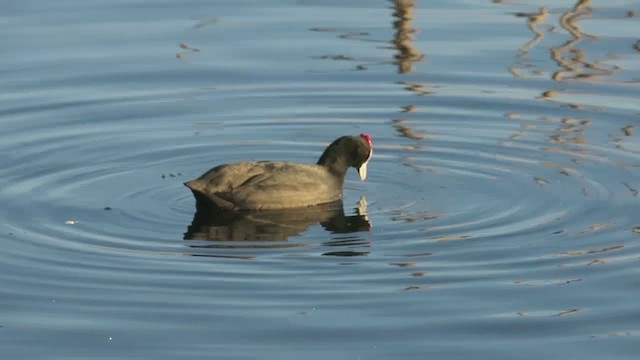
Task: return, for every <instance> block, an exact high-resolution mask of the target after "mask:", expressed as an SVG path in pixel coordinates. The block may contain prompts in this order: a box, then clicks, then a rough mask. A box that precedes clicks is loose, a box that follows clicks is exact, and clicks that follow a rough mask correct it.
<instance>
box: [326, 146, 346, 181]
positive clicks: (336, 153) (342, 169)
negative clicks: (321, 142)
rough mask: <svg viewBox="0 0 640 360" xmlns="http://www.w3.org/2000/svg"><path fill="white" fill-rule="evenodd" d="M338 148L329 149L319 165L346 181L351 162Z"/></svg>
mask: <svg viewBox="0 0 640 360" xmlns="http://www.w3.org/2000/svg"><path fill="white" fill-rule="evenodd" d="M340 150H341V149H340V148H339V147H338V146H330V147H328V148H327V149H326V150H325V151H324V153H322V156H320V159H319V160H318V165H320V166H324V167H325V168H327V169H328V170H329V172H331V173H332V174H333V175H335V176H336V177H338V178H339V179H341V180H343V181H344V177H345V176H346V174H347V170H349V161H348V160H347V157H346V156H345V154H344V152H343V151H340Z"/></svg>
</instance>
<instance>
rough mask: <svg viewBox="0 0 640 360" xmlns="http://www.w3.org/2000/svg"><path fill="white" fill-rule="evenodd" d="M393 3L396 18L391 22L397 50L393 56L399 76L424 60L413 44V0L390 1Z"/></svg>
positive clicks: (410, 70) (414, 30) (414, 31)
mask: <svg viewBox="0 0 640 360" xmlns="http://www.w3.org/2000/svg"><path fill="white" fill-rule="evenodd" d="M391 2H392V3H393V8H394V12H393V16H394V17H396V18H397V20H396V21H394V22H393V27H394V28H395V29H396V33H395V36H394V39H393V45H394V47H395V48H396V49H398V54H397V55H396V56H395V58H396V64H397V65H398V72H399V73H401V74H406V73H410V72H412V71H413V64H414V63H416V62H420V61H422V60H423V59H424V54H422V53H421V52H420V51H419V50H418V48H417V47H416V46H415V45H414V44H413V41H414V34H415V33H416V31H417V30H416V29H414V28H412V27H411V26H412V25H411V23H412V22H413V16H414V15H413V14H414V12H413V10H414V9H415V7H416V4H415V1H414V0H391Z"/></svg>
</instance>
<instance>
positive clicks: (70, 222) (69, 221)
mask: <svg viewBox="0 0 640 360" xmlns="http://www.w3.org/2000/svg"><path fill="white" fill-rule="evenodd" d="M64 223H65V224H67V225H75V224H77V223H78V222H77V221H75V220H67V221H65V222H64Z"/></svg>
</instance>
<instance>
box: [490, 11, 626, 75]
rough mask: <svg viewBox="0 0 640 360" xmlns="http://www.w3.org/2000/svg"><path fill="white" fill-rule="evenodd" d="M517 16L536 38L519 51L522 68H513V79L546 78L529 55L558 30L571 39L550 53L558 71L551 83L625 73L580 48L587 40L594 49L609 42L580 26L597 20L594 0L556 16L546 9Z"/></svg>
mask: <svg viewBox="0 0 640 360" xmlns="http://www.w3.org/2000/svg"><path fill="white" fill-rule="evenodd" d="M500 3H502V2H500ZM629 13H632V12H631V11H627V13H626V14H625V15H624V17H628V14H629ZM514 15H515V16H516V17H523V18H526V22H527V27H528V28H529V31H531V33H532V34H533V38H532V39H531V40H529V41H528V42H526V43H525V44H523V45H522V46H521V47H520V49H519V51H518V59H519V62H520V64H521V65H522V67H520V68H518V67H515V66H514V67H511V68H510V69H509V71H510V72H511V74H512V75H513V76H514V77H517V78H527V77H529V76H531V75H534V76H544V75H545V73H544V72H543V71H542V70H540V69H536V65H535V64H534V63H531V62H529V59H528V54H529V53H530V52H531V51H532V50H533V49H534V48H535V47H537V46H539V45H540V43H541V42H542V40H543V39H544V37H545V36H546V35H547V34H548V33H557V32H558V28H559V29H562V30H563V31H564V32H565V33H567V34H568V35H569V36H570V37H571V38H570V39H569V40H567V41H565V42H563V43H561V44H559V45H557V46H551V47H549V48H548V50H547V51H549V55H550V58H551V59H552V60H553V61H554V62H555V64H556V65H557V66H558V68H559V69H558V70H555V71H554V72H553V73H552V74H550V78H551V79H552V80H555V81H579V80H587V79H589V80H594V79H597V78H606V77H611V76H612V75H614V74H615V73H616V72H618V71H619V70H622V69H621V68H620V67H619V66H616V65H606V64H604V63H603V61H602V59H597V58H596V59H590V58H592V57H593V56H589V55H588V54H587V52H586V49H585V46H581V44H584V41H585V40H589V43H586V44H587V45H593V43H595V42H598V41H606V39H600V38H598V37H597V36H595V35H591V34H587V33H585V32H584V31H583V30H582V28H581V27H580V25H579V22H580V21H581V20H584V19H589V18H592V17H593V16H594V8H593V6H592V4H591V0H579V1H577V2H576V3H575V4H574V5H573V6H572V7H571V8H569V9H567V10H565V11H563V12H561V13H560V14H557V12H556V11H554V12H550V11H549V10H548V9H547V8H546V7H542V8H540V9H539V10H538V12H534V13H526V12H517V13H514ZM554 15H557V16H558V19H557V23H558V25H557V26H555V25H551V24H549V21H550V18H551V17H552V16H554ZM632 46H638V44H637V43H636V44H635V45H632ZM607 56H608V58H606V59H604V60H605V61H606V60H610V57H611V55H607Z"/></svg>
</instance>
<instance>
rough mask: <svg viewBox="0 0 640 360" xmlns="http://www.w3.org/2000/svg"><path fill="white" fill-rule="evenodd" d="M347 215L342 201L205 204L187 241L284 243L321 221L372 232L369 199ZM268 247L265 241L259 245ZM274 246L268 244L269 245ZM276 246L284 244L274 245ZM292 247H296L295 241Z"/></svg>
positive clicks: (335, 228)
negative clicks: (245, 207)
mask: <svg viewBox="0 0 640 360" xmlns="http://www.w3.org/2000/svg"><path fill="white" fill-rule="evenodd" d="M354 211H355V212H356V213H355V214H354V215H349V216H345V213H344V209H343V205H342V201H340V202H336V203H329V204H322V205H318V206H311V207H306V208H300V209H287V210H271V211H224V210H220V209H216V208H211V207H206V206H201V207H199V208H198V209H197V211H196V213H195V215H194V217H193V221H192V222H191V225H190V226H189V227H188V228H187V232H186V233H185V235H184V239H185V240H212V241H232V242H233V241H236V242H240V243H236V244H226V245H220V244H207V245H189V246H191V247H196V248H197V247H208V248H217V247H227V248H233V247H235V246H238V247H243V248H247V247H251V246H252V245H250V244H249V245H248V244H246V243H247V242H282V241H287V239H289V238H290V237H293V236H298V235H301V234H302V233H303V232H304V231H305V230H307V229H308V228H309V227H310V226H312V225H316V224H320V225H321V226H322V227H323V228H324V229H325V230H327V231H329V232H331V233H334V234H344V233H354V232H360V231H369V230H370V228H371V224H370V223H369V221H368V216H367V212H366V200H365V199H364V198H363V199H361V200H360V206H359V207H358V208H356V209H354ZM255 246H259V247H261V248H264V247H265V245H264V244H260V245H255ZM269 246H271V245H266V247H269ZM272 246H273V247H282V245H281V244H273V245H272ZM291 246H295V245H294V244H292V245H291Z"/></svg>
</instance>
